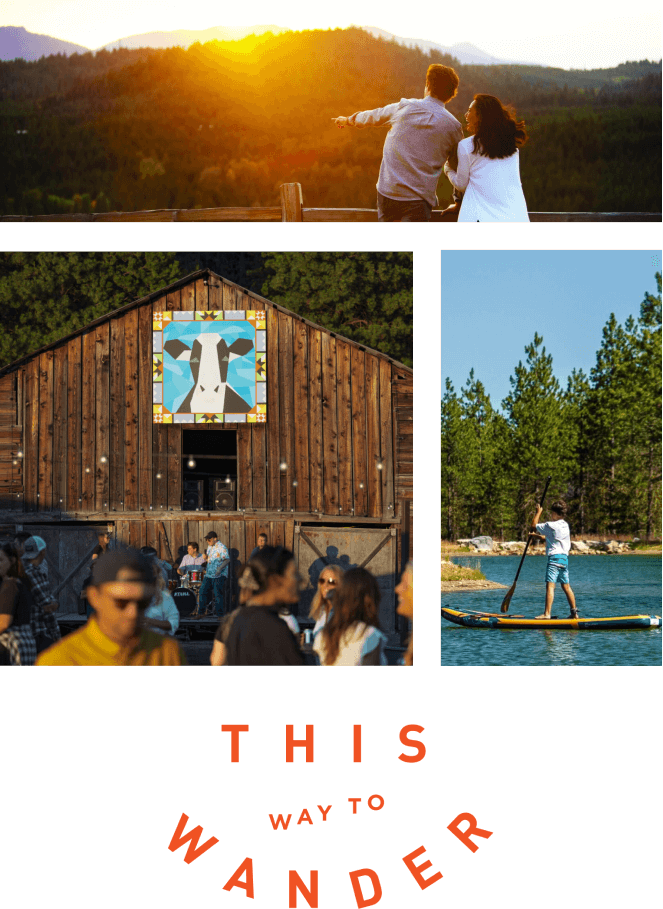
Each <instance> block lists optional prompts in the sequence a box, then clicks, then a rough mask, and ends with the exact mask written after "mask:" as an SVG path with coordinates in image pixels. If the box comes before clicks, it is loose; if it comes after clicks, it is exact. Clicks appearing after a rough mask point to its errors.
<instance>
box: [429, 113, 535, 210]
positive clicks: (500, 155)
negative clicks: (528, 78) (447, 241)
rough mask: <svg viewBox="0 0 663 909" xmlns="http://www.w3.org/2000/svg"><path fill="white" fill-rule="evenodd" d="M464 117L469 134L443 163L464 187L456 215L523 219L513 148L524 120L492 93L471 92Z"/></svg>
mask: <svg viewBox="0 0 663 909" xmlns="http://www.w3.org/2000/svg"><path fill="white" fill-rule="evenodd" d="M465 119H466V121H467V126H468V129H469V131H470V132H471V133H472V135H471V136H470V137H469V138H468V139H463V140H462V141H461V142H459V143H458V153H457V160H453V159H452V158H450V159H449V160H448V161H447V163H446V164H445V165H444V172H445V174H446V175H447V177H448V178H449V180H450V181H451V183H452V184H453V185H454V186H455V188H456V189H458V190H460V191H461V192H463V193H464V196H463V203H462V205H461V208H460V214H459V216H458V220H459V221H529V215H528V214H527V204H526V202H525V196H524V195H523V187H522V184H521V182H520V160H519V152H518V149H519V148H521V147H522V146H523V145H524V144H525V142H526V141H527V133H526V132H525V123H524V121H520V122H519V121H517V120H516V118H515V115H514V113H513V112H512V111H510V110H509V109H507V108H505V107H504V106H503V105H502V103H501V101H500V100H499V99H498V98H495V97H494V96H493V95H475V96H474V101H472V103H471V104H470V106H469V108H468V111H467V113H466V114H465Z"/></svg>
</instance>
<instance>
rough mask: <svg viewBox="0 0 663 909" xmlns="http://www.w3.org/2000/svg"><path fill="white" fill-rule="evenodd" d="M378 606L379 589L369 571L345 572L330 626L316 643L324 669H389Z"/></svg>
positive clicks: (330, 617) (336, 595) (319, 634)
mask: <svg viewBox="0 0 663 909" xmlns="http://www.w3.org/2000/svg"><path fill="white" fill-rule="evenodd" d="M379 606H380V588H379V587H378V582H377V581H376V580H375V578H374V577H373V575H372V574H371V573H370V571H366V569H365V568H351V569H350V570H349V571H346V572H345V574H344V575H343V579H342V580H341V583H340V584H339V589H338V591H337V593H336V594H335V596H334V605H333V607H332V611H331V613H330V615H329V618H328V619H327V623H326V624H325V626H324V628H323V629H322V630H321V631H320V632H319V633H318V634H317V635H316V637H315V640H314V642H313V649H314V650H315V652H316V653H317V654H318V656H319V657H320V663H321V664H322V665H323V666H386V664H387V660H386V657H385V655H384V645H385V643H386V637H385V635H384V634H383V633H382V632H381V631H380V628H379V625H378V609H379Z"/></svg>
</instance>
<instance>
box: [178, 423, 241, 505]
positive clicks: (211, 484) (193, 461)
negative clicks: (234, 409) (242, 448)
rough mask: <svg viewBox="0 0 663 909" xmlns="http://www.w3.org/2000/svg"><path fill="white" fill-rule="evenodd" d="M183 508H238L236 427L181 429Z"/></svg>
mask: <svg viewBox="0 0 663 909" xmlns="http://www.w3.org/2000/svg"><path fill="white" fill-rule="evenodd" d="M182 510H183V511H237V430H236V429H204V430H194V429H188V430H187V429H184V430H182Z"/></svg>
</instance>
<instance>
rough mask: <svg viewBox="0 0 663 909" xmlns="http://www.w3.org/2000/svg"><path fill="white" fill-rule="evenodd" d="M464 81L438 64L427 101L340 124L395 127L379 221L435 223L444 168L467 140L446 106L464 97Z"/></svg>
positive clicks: (429, 77) (406, 102) (386, 155)
mask: <svg viewBox="0 0 663 909" xmlns="http://www.w3.org/2000/svg"><path fill="white" fill-rule="evenodd" d="M458 81H459V80H458V76H457V75H456V73H455V71H454V70H453V69H452V68H451V67H450V66H442V64H440V63H433V64H431V66H429V67H428V71H427V73H426V90H425V93H424V97H423V98H401V100H400V101H397V102H395V103H394V104H388V105H387V106H386V107H379V108H377V109H376V110H365V111H361V112H359V113H356V114H352V115H351V116H350V117H336V118H334V122H335V123H336V125H337V126H338V127H339V129H343V128H344V127H345V126H356V127H357V128H358V129H362V128H363V127H365V126H388V127H389V132H388V133H387V138H386V139H385V143H384V150H383V152H382V165H381V167H380V177H379V179H378V183H377V190H378V221H429V220H430V216H431V211H432V210H433V207H434V206H435V205H437V196H436V194H435V191H436V189H437V183H438V180H439V179H440V174H441V173H442V168H443V167H444V162H445V161H446V160H447V158H448V157H449V155H450V154H451V153H452V151H453V150H455V148H456V146H457V145H458V143H459V142H460V140H461V139H462V138H463V130H462V127H461V125H460V123H459V122H458V120H456V118H455V117H454V116H453V114H450V113H449V111H448V110H447V109H446V106H445V104H446V102H447V101H451V99H452V98H453V97H454V95H455V94H456V92H457V91H458Z"/></svg>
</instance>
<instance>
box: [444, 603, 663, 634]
mask: <svg viewBox="0 0 663 909" xmlns="http://www.w3.org/2000/svg"><path fill="white" fill-rule="evenodd" d="M441 610H442V616H443V618H445V619H446V620H447V621H448V622H453V623H454V625H464V626H465V628H555V629H557V630H560V629H561V630H563V629H566V628H568V629H569V630H570V631H584V630H587V629H591V630H592V631H603V630H608V629H610V628H652V627H656V626H659V627H660V625H661V617H660V616H657V615H615V616H608V617H607V618H603V619H586V618H584V616H580V618H577V619H558V618H556V617H553V618H551V619H528V618H525V616H523V615H510V616H505V615H502V614H501V613H499V612H467V611H463V612H461V611H460V610H458V609H451V607H450V606H442V607H441Z"/></svg>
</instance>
